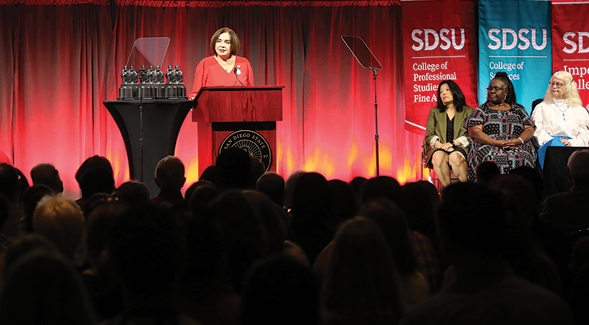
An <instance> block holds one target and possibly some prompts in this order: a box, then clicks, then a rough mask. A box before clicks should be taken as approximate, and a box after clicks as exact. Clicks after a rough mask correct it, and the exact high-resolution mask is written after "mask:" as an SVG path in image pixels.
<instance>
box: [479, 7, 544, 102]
mask: <svg viewBox="0 0 589 325" xmlns="http://www.w3.org/2000/svg"><path fill="white" fill-rule="evenodd" d="M550 5H551V2H550V1H513V0H511V1H510V0H480V1H479V103H480V104H482V103H484V102H485V101H487V87H488V86H489V82H490V81H491V79H493V77H494V76H495V73H497V72H498V71H505V72H507V74H508V75H509V78H510V79H511V82H513V86H514V87H515V94H516V96H517V102H518V103H519V104H521V105H522V106H524V107H525V109H526V111H527V112H528V113H530V111H531V109H532V102H533V101H534V100H536V99H538V98H543V97H544V94H545V93H546V89H547V87H548V81H549V80H550V76H551V75H552V41H551V36H552V32H551V31H552V25H551V15H550Z"/></svg>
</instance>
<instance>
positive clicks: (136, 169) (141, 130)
mask: <svg viewBox="0 0 589 325" xmlns="http://www.w3.org/2000/svg"><path fill="white" fill-rule="evenodd" d="M193 105H194V102H193V101H191V100H187V99H179V100H117V101H104V106H106V108H107V109H108V111H109V112H110V114H111V115H112V117H113V118H114V120H115V122H116V123H117V126H118V127H119V130H120V131H121V135H122V136H123V140H124V141H125V147H126V149H127V158H128V160H129V174H130V177H131V179H134V180H138V181H140V182H143V183H144V184H145V185H146V186H147V188H148V189H149V193H150V195H151V196H152V197H153V196H156V195H157V194H158V193H159V189H158V187H157V185H156V184H155V167H156V166H157V163H158V162H159V161H160V159H162V158H164V157H165V156H167V155H173V154H174V149H175V147H176V140H177V139H178V133H179V132H180V127H181V126H182V123H183V122H184V118H186V115H187V114H188V112H189V111H190V109H191V108H192V106H193Z"/></svg>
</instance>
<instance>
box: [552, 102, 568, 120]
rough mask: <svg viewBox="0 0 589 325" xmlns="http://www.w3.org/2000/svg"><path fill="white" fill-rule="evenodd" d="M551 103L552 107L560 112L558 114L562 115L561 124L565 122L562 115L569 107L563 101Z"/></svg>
mask: <svg viewBox="0 0 589 325" xmlns="http://www.w3.org/2000/svg"><path fill="white" fill-rule="evenodd" d="M552 102H553V103H554V106H556V109H557V110H559V111H560V114H562V120H563V122H566V121H567V119H566V115H565V114H564V113H565V112H566V111H567V109H569V105H568V103H567V102H566V100H565V99H552Z"/></svg>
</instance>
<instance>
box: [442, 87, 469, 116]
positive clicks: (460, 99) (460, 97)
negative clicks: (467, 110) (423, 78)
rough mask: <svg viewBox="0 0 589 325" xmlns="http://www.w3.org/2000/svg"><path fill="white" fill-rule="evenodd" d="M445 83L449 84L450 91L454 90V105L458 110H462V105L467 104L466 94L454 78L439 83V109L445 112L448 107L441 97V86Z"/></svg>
mask: <svg viewBox="0 0 589 325" xmlns="http://www.w3.org/2000/svg"><path fill="white" fill-rule="evenodd" d="M443 84H446V85H448V87H449V88H450V91H451V92H452V98H454V107H456V111H457V112H462V107H463V106H466V99H464V94H463V93H462V90H460V87H458V85H457V84H456V83H455V82H454V81H452V80H444V81H442V82H440V84H439V85H438V109H439V110H440V112H445V111H446V108H447V107H446V105H444V103H443V102H442V99H441V98H440V88H442V85H443Z"/></svg>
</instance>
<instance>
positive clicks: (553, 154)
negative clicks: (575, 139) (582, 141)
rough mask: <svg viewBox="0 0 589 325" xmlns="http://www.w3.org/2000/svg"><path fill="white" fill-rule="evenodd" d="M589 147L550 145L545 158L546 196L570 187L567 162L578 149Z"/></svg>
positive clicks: (564, 190) (543, 176)
mask: <svg viewBox="0 0 589 325" xmlns="http://www.w3.org/2000/svg"><path fill="white" fill-rule="evenodd" d="M581 149H589V147H548V148H547V149H546V157H545V158H544V170H543V175H542V178H543V179H544V192H545V193H546V196H548V195H552V194H557V193H562V192H566V191H568V190H569V189H570V186H569V182H568V176H569V175H568V173H567V162H568V160H569V157H570V156H571V154H572V153H573V152H575V151H576V150H581Z"/></svg>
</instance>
